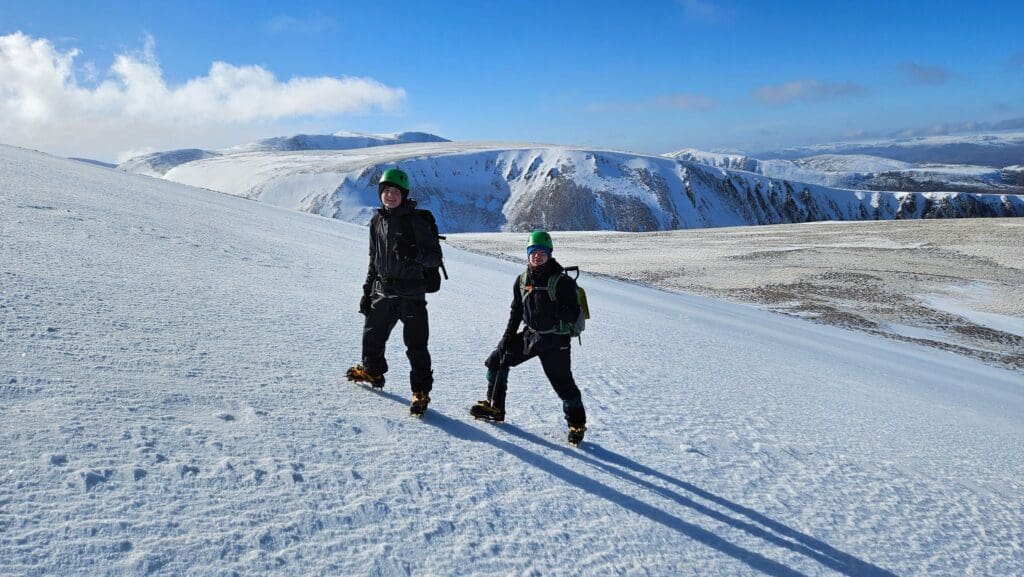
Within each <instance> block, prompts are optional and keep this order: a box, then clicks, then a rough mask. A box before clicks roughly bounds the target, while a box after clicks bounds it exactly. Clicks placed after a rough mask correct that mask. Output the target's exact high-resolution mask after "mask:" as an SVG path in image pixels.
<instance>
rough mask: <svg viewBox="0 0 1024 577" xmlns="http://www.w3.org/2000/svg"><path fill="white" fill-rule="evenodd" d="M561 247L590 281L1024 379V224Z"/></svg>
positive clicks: (773, 230)
mask: <svg viewBox="0 0 1024 577" xmlns="http://www.w3.org/2000/svg"><path fill="white" fill-rule="evenodd" d="M553 238H554V241H555V246H556V256H557V257H558V259H559V261H561V262H563V263H565V264H575V265H579V266H580V267H581V269H582V270H583V271H584V275H586V274H598V275H602V276H610V277H614V278H619V279H622V280H626V281H630V282H636V283H640V284H644V285H647V286H651V287H654V288H659V289H662V290H667V291H672V292H685V293H693V294H700V295H705V296H711V297H715V298H722V299H726V300H731V301H735V302H742V303H748V304H755V305H758V306H761V307H764V308H766V309H769V310H772V311H776V312H779V313H782V314H788V315H793V316H799V317H802V318H806V319H809V320H811V321H813V322H818V323H825V324H830V325H837V326H842V327H846V328H849V329H853V330H859V331H864V332H867V333H871V334H876V335H880V336H884V337H887V338H891V339H895V340H899V341H904V342H912V343H916V344H919V345H923V346H928V347H933V348H938V349H942V350H945V351H950V352H953V353H956V354H960V355H963V356H966V357H971V358H975V359H979V360H981V361H983V362H986V363H991V364H994V365H998V366H1002V367H1005V368H1010V369H1013V370H1024V291H1022V290H1021V288H1022V287H1024V259H1022V258H1020V251H1021V245H1022V244H1024V219H958V220H914V221H866V222H844V223H836V222H830V223H805V224H793V225H773V226H759V227H735V228H717V229H698V230H680V231H671V232H657V233H619V232H554V233H553ZM448 242H449V244H453V245H455V246H458V247H460V248H465V249H468V250H471V251H473V252H479V253H485V254H490V255H495V256H499V257H501V258H504V259H507V260H513V261H518V262H523V260H524V257H525V252H524V246H523V242H524V235H523V234H522V233H492V234H458V235H450V236H449V239H448ZM951 303H952V304H951ZM993 319H995V320H993Z"/></svg>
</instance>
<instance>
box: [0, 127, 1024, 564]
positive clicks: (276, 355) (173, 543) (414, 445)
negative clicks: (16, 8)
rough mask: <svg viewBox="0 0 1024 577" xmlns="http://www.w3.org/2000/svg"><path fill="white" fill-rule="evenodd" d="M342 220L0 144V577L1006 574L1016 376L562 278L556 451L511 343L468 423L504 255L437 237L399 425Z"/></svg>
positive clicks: (1017, 527) (740, 312) (548, 398)
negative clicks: (499, 396) (379, 386)
mask: <svg viewBox="0 0 1024 577" xmlns="http://www.w3.org/2000/svg"><path fill="white" fill-rule="evenodd" d="M207 160H209V161H212V160H214V159H207ZM366 237H367V232H366V229H365V228H362V227H359V226H356V225H353V224H349V223H345V222H340V221H338V220H332V219H327V218H321V217H318V216H313V215H309V214H303V213H299V212H293V211H289V210H285V209H281V208H277V207H274V206H271V205H269V204H264V203H257V202H250V201H248V200H245V199H243V198H238V197H235V196H229V195H224V194H218V193H214V192H211V191H208V190H200V189H195V188H189V187H186V186H182V185H179V184H176V183H172V182H167V181H163V180H157V179H152V178H145V177H140V176H133V175H125V174H122V173H118V172H115V171H110V170H107V169H103V168H100V167H95V166H90V165H87V164H82V163H75V162H72V161H66V160H60V159H55V158H52V157H48V156H44V155H41V154H38V153H33V152H29V151H25V150H20V149H12V148H8V147H0V574H4V575H30V576H35V575H197V576H198V575H229V574H238V575H303V576H307V575H524V576H525V575H554V576H558V575H598V576H601V575H657V576H661V575H664V576H670V575H671V576H678V575H694V576H696V575H700V576H709V575H722V576H735V575H772V576H797V575H846V576H851V577H852V576H892V575H1020V574H1024V556H1022V551H1024V484H1022V481H1021V479H1024V453H1022V452H1021V450H1020V448H1021V447H1022V446H1024V387H1022V385H1024V382H1022V379H1021V375H1020V374H1019V373H1015V372H1010V371H1007V370H1001V369H997V368H993V367H989V366H986V365H983V364H981V363H979V362H976V361H973V360H970V359H964V358H961V357H957V356H954V355H951V354H948V353H944V352H941V351H934V350H928V349H924V348H919V347H916V346H912V345H908V344H905V343H895V342H892V341H889V340H882V339H880V338H875V337H871V336H869V335H864V334H859V333H853V332H848V331H845V330H841V329H838V328H834V327H827V326H822V325H816V324H811V323H808V322H805V321H802V320H799V319H794V318H790V317H785V316H781V315H777V314H772V313H768V312H765V311H760V310H757V309H754V308H751V307H748V306H742V305H735V304H728V303H723V302H720V301H715V300H711V299H707V298H702V297H696V296H687V295H674V294H668V293H663V292H659V291H655V290H651V289H646V288H641V287H637V286H633V285H629V284H625V283H621V282H614V281H610V280H606V279H601V278H595V277H591V276H587V275H584V276H583V277H582V279H581V283H582V285H583V286H584V287H585V288H586V290H587V294H588V297H589V301H590V308H591V312H592V319H591V320H590V322H588V329H587V331H586V332H585V333H584V334H583V336H582V344H581V345H575V348H574V374H575V376H576V380H577V382H578V383H579V384H580V387H581V389H582V390H583V395H584V396H583V398H584V401H585V402H586V406H587V409H588V412H589V427H590V429H589V431H588V433H587V440H586V441H585V443H584V445H583V446H582V447H581V448H580V449H573V448H570V447H568V446H567V445H566V444H565V443H564V441H563V437H564V434H565V430H564V429H565V425H564V422H562V418H561V415H560V403H559V401H558V399H557V397H556V396H555V395H554V393H553V392H552V391H551V390H550V387H549V386H548V385H547V383H546V380H545V378H544V376H543V374H542V372H541V369H540V366H539V364H537V363H536V362H534V363H531V364H527V365H524V366H522V367H518V368H516V369H514V371H513V373H512V377H511V381H510V391H509V407H508V408H509V421H508V422H506V423H505V424H503V425H499V426H495V425H489V424H486V423H481V422H475V421H473V420H471V419H469V418H468V415H467V409H468V407H469V406H470V404H472V403H473V402H474V401H475V400H477V399H478V398H480V397H481V395H482V394H483V391H484V373H483V371H484V367H483V365H482V361H483V359H484V357H485V356H486V355H487V353H488V352H489V350H488V349H489V347H490V346H492V345H493V343H494V342H496V341H497V339H498V337H499V335H500V331H501V330H502V328H503V325H504V322H505V320H506V315H507V302H508V301H509V300H510V299H511V290H512V286H511V285H512V281H513V278H514V276H515V274H516V273H517V272H518V271H519V269H520V266H519V265H516V264H514V263H508V262H503V261H499V260H495V259H491V258H487V257H483V256H478V255H474V254H470V253H467V252H462V251H459V250H455V249H454V248H451V247H449V248H447V249H446V257H447V265H448V270H449V273H450V274H451V280H449V281H446V282H445V283H444V286H443V288H442V290H441V292H440V293H438V294H436V295H432V296H431V297H430V298H429V303H430V304H429V310H430V314H431V329H432V331H431V348H432V352H433V356H434V366H435V369H434V375H435V379H436V384H435V388H434V392H433V393H432V397H433V403H432V404H431V409H430V412H428V413H427V415H426V416H425V418H424V419H423V420H416V419H412V418H410V417H409V416H408V411H407V404H408V402H409V397H410V393H409V390H408V388H407V385H406V383H405V375H406V374H407V372H408V364H407V363H406V361H405V359H404V356H403V354H402V353H403V351H402V347H401V344H400V331H396V334H395V335H394V336H393V337H392V343H391V346H390V348H389V360H390V362H391V365H392V371H391V372H390V373H389V378H388V386H387V388H386V389H385V391H384V392H383V393H373V392H371V391H369V390H365V389H362V388H359V387H356V386H354V385H352V384H349V383H347V382H345V381H344V378H343V377H342V375H343V374H344V370H345V368H346V367H347V366H348V365H349V364H351V363H353V362H355V361H357V360H358V355H359V347H360V333H361V326H362V317H360V316H359V315H358V314H357V312H356V308H357V302H358V297H359V294H360V290H361V289H360V284H361V281H362V276H363V274H364V271H365V266H366ZM555 243H556V247H557V246H558V243H559V236H558V235H557V234H556V235H555ZM557 254H558V253H557V251H556V256H557ZM665 258H666V259H671V258H672V255H671V254H666V255H665ZM565 264H577V265H581V266H582V267H583V268H584V270H586V263H585V262H578V263H565Z"/></svg>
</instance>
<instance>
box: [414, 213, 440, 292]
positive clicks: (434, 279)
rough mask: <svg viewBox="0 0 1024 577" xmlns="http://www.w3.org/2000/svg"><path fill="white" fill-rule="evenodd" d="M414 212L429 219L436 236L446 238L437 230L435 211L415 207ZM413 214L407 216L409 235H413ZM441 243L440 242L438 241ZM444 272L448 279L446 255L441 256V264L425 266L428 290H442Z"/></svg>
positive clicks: (425, 281) (424, 271)
mask: <svg viewBox="0 0 1024 577" xmlns="http://www.w3.org/2000/svg"><path fill="white" fill-rule="evenodd" d="M414 213H415V214H416V215H418V216H420V217H422V218H423V220H425V221H427V224H428V225H430V232H432V233H433V234H434V237H435V238H437V239H438V240H439V241H441V240H445V239H446V238H447V237H444V236H441V234H440V233H438V231H437V221H436V220H435V219H434V213H432V212H430V211H429V210H424V209H419V208H417V209H415V210H414ZM411 218H412V216H411V215H410V216H409V217H406V220H405V228H406V230H407V231H408V233H407V234H409V236H413V233H412V221H411V220H409V219H411ZM438 244H439V245H440V243H438ZM442 273H444V280H448V270H447V269H446V268H444V255H442V256H441V264H440V265H439V266H425V267H423V282H424V284H426V292H428V293H436V292H437V291H439V290H441V274H442Z"/></svg>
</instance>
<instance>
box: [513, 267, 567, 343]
mask: <svg viewBox="0 0 1024 577" xmlns="http://www.w3.org/2000/svg"><path fill="white" fill-rule="evenodd" d="M562 270H563V269H562V265H560V264H558V261H556V260H555V259H553V258H552V259H549V260H548V262H546V263H544V264H543V265H541V266H539V267H537V268H535V269H527V274H526V284H527V286H532V287H535V288H534V289H533V290H531V291H529V292H528V293H527V295H526V299H525V301H524V299H523V297H522V294H521V293H520V291H519V277H518V276H517V277H516V280H515V282H514V283H513V284H512V306H511V310H510V311H509V318H508V325H506V327H505V333H504V335H503V338H505V339H511V338H513V336H514V335H515V334H516V332H517V331H518V330H519V325H520V324H521V323H525V324H526V327H527V328H528V329H532V330H533V331H537V332H541V333H543V332H545V331H549V330H551V329H554V328H555V327H556V326H557V325H558V321H566V322H570V323H571V322H573V321H575V320H576V319H577V318H578V317H579V315H580V305H579V303H578V302H577V300H576V281H575V280H573V279H572V278H571V277H568V276H564V277H563V278H562V279H561V280H559V281H558V285H557V286H556V288H555V300H554V301H552V300H551V297H550V296H549V295H548V282H549V280H550V278H551V276H552V275H560V274H562ZM569 340H570V337H569V336H568V335H558V334H544V335H543V337H542V342H545V341H547V343H546V344H551V345H555V344H557V345H562V344H563V343H568V342H569ZM545 348H546V347H545Z"/></svg>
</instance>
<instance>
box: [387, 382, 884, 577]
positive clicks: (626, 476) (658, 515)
mask: <svg viewBox="0 0 1024 577" xmlns="http://www.w3.org/2000/svg"><path fill="white" fill-rule="evenodd" d="M379 394H380V395H381V396H383V397H386V398H388V399H390V400H393V401H396V402H399V403H402V404H407V403H408V401H407V400H406V399H404V398H402V397H400V396H398V395H395V394H392V393H389V392H383V391H381V392H380V393H379ZM423 422H424V424H427V425H431V426H434V427H437V428H439V429H441V430H443V431H445V432H447V433H448V434H450V435H452V436H453V437H456V438H459V439H464V440H467V441H472V442H478V443H487V444H489V445H492V446H494V447H495V448H498V449H501V450H503V451H505V452H506V453H508V454H510V455H512V456H513V457H515V458H517V459H519V460H521V461H523V462H524V463H527V464H529V465H532V466H534V467H537V468H539V469H541V470H542V471H544V472H546V473H548V474H549V475H553V476H555V477H558V478H559V479H561V480H563V481H565V482H566V483H569V484H570V485H573V486H575V487H578V488H579V489H582V490H583V491H586V492H587V493H590V494H592V495H594V496H597V497H601V498H602V499H606V500H608V501H610V502H612V503H614V504H616V505H618V506H620V507H622V508H624V509H627V510H629V511H631V512H633V513H635V514H637V515H640V516H642V517H646V518H647V519H650V520H651V521H654V522H655V523H658V524H660V525H663V526H665V527H667V528H669V529H671V530H673V531H676V532H678V533H680V534H682V535H684V536H686V537H688V538H690V539H693V540H694V541H697V542H698V543H701V544H703V545H705V546H707V547H710V548H712V549H714V550H716V551H719V552H721V553H724V554H726V555H729V556H730V557H732V558H734V559H736V560H737V561H739V562H741V563H744V564H746V565H748V566H750V567H751V568H753V569H755V570H757V571H760V572H762V573H765V574H768V575H773V576H778V577H789V576H801V575H804V574H803V573H801V572H799V571H797V570H795V569H792V568H789V567H787V566H785V565H783V564H781V563H779V562H778V561H774V560H772V559H769V558H767V557H765V556H763V555H761V554H759V553H757V552H754V551H751V550H749V549H745V548H743V547H740V546H739V545H736V544H734V543H731V542H729V541H727V540H726V539H723V538H722V537H719V536H718V535H715V534H714V533H712V532H711V531H709V530H707V529H705V528H703V527H701V526H699V525H696V524H694V523H691V522H688V521H684V520H683V519H680V518H679V517H675V516H673V515H671V514H669V513H667V512H666V511H664V510H662V509H661V508H659V507H657V506H655V505H651V504H649V503H646V502H644V501H642V500H640V499H638V498H637V497H633V496H630V495H627V494H626V493H623V492H622V491H620V490H618V489H615V488H613V487H610V486H608V485H605V484H603V483H601V482H599V481H597V480H595V479H593V478H590V477H588V476H586V475H583V474H581V473H578V472H576V471H574V470H572V469H570V468H568V467H566V466H565V465H562V464H560V463H557V462H555V461H553V460H551V459H549V458H547V457H545V456H544V455H542V454H540V453H538V452H534V451H531V450H529V449H528V448H526V447H524V446H522V445H521V444H517V443H514V442H510V441H506V440H502V439H500V438H498V437H496V436H495V435H492V434H490V433H488V432H486V431H484V430H482V429H480V428H479V427H476V426H473V425H470V424H469V423H467V422H464V421H460V420H456V419H453V418H451V417H449V416H447V415H445V414H443V413H439V412H437V411H435V410H431V411H430V412H428V413H427V414H426V416H425V418H424V419H423ZM496 430H500V431H501V433H502V434H505V435H508V436H510V437H514V438H516V439H519V440H521V441H527V442H529V443H533V444H534V445H537V446H539V447H542V448H544V449H547V450H548V451H556V452H558V453H561V454H562V455H564V456H566V457H569V458H572V459H575V460H577V461H580V462H581V463H582V464H585V465H588V466H590V467H592V468H594V469H598V470H600V471H604V472H605V473H608V474H610V475H612V476H615V477H618V478H619V479H622V480H624V481H628V482H630V483H632V484H634V485H636V486H637V487H640V488H642V489H645V490H647V491H649V492H651V493H653V494H655V495H659V496H661V497H664V498H666V499H669V500H670V501H673V502H675V503H677V504H679V505H682V506H684V507H688V508H690V509H692V510H694V511H696V512H698V513H701V514H703V515H706V516H707V517H709V518H710V519H712V520H714V521H717V522H720V523H724V524H726V525H729V526H730V527H733V528H735V529H738V530H740V531H744V532H745V533H747V534H749V535H752V536H754V537H758V538H761V539H764V540H765V541H767V542H768V543H771V544H773V545H776V546H778V547H781V548H783V549H787V550H789V551H793V552H795V553H799V554H801V555H804V556H806V557H808V558H810V559H813V560H814V561H817V562H818V563H821V564H822V565H824V566H826V567H828V568H829V569H832V570H834V571H837V572H839V573H841V574H843V575H848V576H850V577H896V575H895V574H894V573H892V572H891V571H888V570H886V569H883V568H881V567H878V566H877V565H873V564H871V563H868V562H866V561H862V560H860V559H858V558H856V557H854V556H852V555H850V554H848V553H844V552H842V551H840V550H838V549H836V548H834V547H832V546H830V545H828V544H827V543H824V542H823V541H820V540H818V539H815V538H814V537H811V536H809V535H805V534H803V533H801V532H799V531H797V530H795V529H793V528H791V527H787V526H786V525H783V524H782V523H779V522H778V521H775V520H774V519H771V518H769V517H767V516H765V515H762V514H761V513H758V512H757V511H755V510H753V509H750V508H749V507H745V506H743V505H740V504H738V503H734V502H732V501H729V500H728V499H725V498H723V497H719V496H718V495H715V494H713V493H710V492H708V491H706V490H704V489H701V488H700V487H697V486H696V485H693V484H692V483H687V482H685V481H680V480H679V479H676V478H674V477H672V476H670V475H666V474H664V473H661V472H659V471H656V470H654V469H652V468H650V467H647V466H645V465H642V464H640V463H638V462H636V461H634V460H632V459H630V458H628V457H626V456H623V455H620V454H618V453H615V452H614V451H611V450H609V449H605V448H604V447H602V446H600V445H597V444H594V443H590V442H585V443H584V444H583V445H582V446H581V448H580V449H572V448H569V447H568V446H563V445H561V444H557V443H553V442H551V441H549V440H546V439H544V438H541V437H538V436H537V435H534V434H533V433H530V432H527V431H524V430H522V429H520V428H519V427H516V426H515V425H510V424H508V423H504V424H502V425H500V426H498V427H496ZM638 475H643V476H645V477H649V478H652V479H656V480H658V481H661V482H663V483H667V484H669V485H672V486H673V487H675V488H676V489H672V488H668V487H664V486H662V485H659V484H656V483H654V482H652V481H650V480H648V479H645V478H643V477H640V476H638ZM677 489H678V491H677ZM687 493H688V494H689V495H691V496H693V497H699V498H701V499H703V500H705V501H708V502H710V503H713V504H715V505H717V506H719V507H722V508H724V509H727V510H729V511H731V512H732V513H735V514H736V515H738V516H732V515H730V514H727V513H723V512H722V511H719V510H716V509H713V508H711V507H709V506H708V505H704V504H702V503H699V502H697V501H695V500H694V499H693V498H692V497H691V496H688V495H687Z"/></svg>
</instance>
